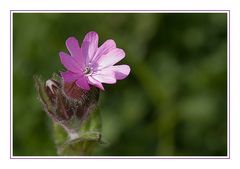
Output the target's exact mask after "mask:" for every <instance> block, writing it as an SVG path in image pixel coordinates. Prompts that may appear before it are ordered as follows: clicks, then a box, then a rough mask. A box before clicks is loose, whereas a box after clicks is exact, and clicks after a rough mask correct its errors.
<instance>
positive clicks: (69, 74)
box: [60, 71, 83, 82]
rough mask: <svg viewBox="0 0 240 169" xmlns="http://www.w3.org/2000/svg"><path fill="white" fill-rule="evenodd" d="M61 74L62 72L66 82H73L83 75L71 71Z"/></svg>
mask: <svg viewBox="0 0 240 169" xmlns="http://www.w3.org/2000/svg"><path fill="white" fill-rule="evenodd" d="M60 74H61V76H62V78H63V80H64V82H73V81H75V80H77V79H79V78H81V77H82V76H83V75H81V74H77V73H73V72H70V71H66V72H61V73H60Z"/></svg>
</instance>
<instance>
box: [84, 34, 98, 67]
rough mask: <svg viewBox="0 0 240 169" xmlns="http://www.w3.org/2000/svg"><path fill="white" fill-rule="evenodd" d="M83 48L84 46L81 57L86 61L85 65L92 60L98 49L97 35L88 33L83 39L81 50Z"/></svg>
mask: <svg viewBox="0 0 240 169" xmlns="http://www.w3.org/2000/svg"><path fill="white" fill-rule="evenodd" d="M86 42H87V43H86ZM83 46H84V49H83V54H84V56H83V57H84V58H85V59H86V64H88V63H89V61H90V60H92V58H93V56H94V55H95V53H96V51H97V49H98V34H97V33H96V32H93V31H92V32H88V33H87V34H86V35H85V37H84V40H83V43H82V48H83ZM86 49H87V50H86Z"/></svg>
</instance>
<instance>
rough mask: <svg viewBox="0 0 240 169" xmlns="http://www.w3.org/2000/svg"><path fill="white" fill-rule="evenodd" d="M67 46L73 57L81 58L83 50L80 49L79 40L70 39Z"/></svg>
mask: <svg viewBox="0 0 240 169" xmlns="http://www.w3.org/2000/svg"><path fill="white" fill-rule="evenodd" d="M66 46H67V49H68V51H69V53H70V54H71V56H73V57H79V55H81V48H80V47H79V44H78V40H77V39H76V38H75V37H69V38H68V39H67V40H66Z"/></svg>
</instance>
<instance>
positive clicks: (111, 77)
mask: <svg viewBox="0 0 240 169" xmlns="http://www.w3.org/2000/svg"><path fill="white" fill-rule="evenodd" d="M92 77H93V78H94V79H96V80H97V81H99V82H101V83H108V84H114V83H116V81H117V80H116V78H115V74H114V72H112V71H108V70H101V71H97V72H95V73H94V74H92Z"/></svg>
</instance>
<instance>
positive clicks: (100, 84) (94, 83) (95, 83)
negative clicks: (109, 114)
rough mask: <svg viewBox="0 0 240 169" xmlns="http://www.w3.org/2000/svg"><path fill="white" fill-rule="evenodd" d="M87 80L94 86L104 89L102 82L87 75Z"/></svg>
mask: <svg viewBox="0 0 240 169" xmlns="http://www.w3.org/2000/svg"><path fill="white" fill-rule="evenodd" d="M88 81H89V83H90V84H91V85H93V86H96V87H98V88H100V89H102V90H104V87H103V85H102V83H101V82H99V81H98V80H96V79H94V78H93V77H92V76H88Z"/></svg>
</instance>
